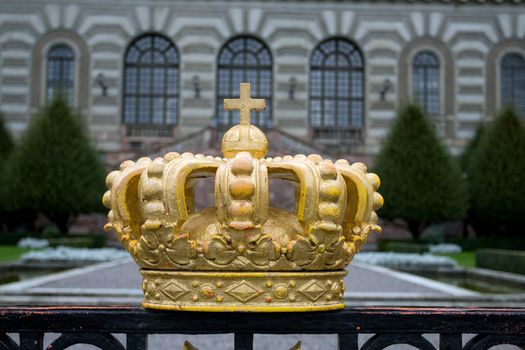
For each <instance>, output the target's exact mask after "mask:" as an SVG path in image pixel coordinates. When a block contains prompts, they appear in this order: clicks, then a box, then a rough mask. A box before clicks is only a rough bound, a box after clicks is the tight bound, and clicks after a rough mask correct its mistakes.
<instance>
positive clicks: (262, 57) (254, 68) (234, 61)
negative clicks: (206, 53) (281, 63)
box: [216, 35, 273, 128]
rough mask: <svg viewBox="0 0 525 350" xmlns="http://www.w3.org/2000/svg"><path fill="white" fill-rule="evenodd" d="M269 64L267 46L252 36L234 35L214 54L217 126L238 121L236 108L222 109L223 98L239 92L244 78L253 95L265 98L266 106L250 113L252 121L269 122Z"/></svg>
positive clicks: (270, 111)
mask: <svg viewBox="0 0 525 350" xmlns="http://www.w3.org/2000/svg"><path fill="white" fill-rule="evenodd" d="M272 67H273V59H272V54H271V52H270V49H269V48H268V46H267V45H266V44H265V43H264V42H263V41H262V40H260V39H258V38H256V37H254V36H249V35H243V36H237V37H234V38H232V39H230V40H228V41H227V42H226V43H225V44H224V45H223V47H222V48H221V50H220V51H219V55H218V58H217V89H216V91H217V98H216V101H217V102H216V124H217V125H218V126H219V127H225V128H227V127H229V126H233V125H236V124H238V123H239V114H238V112H232V111H225V110H224V99H231V98H235V97H237V96H239V93H240V91H239V86H240V83H243V82H247V83H250V84H251V89H252V94H253V96H254V97H255V98H258V99H265V100H266V109H265V110H264V111H259V112H256V113H253V115H252V124H254V125H257V126H259V127H263V128H266V127H270V126H271V120H272Z"/></svg>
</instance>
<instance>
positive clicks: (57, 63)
mask: <svg viewBox="0 0 525 350" xmlns="http://www.w3.org/2000/svg"><path fill="white" fill-rule="evenodd" d="M57 92H60V93H61V94H62V95H63V96H64V97H65V99H66V101H67V102H68V103H69V104H70V105H73V103H74V95H75V94H74V92H75V54H74V52H73V50H72V49H71V47H69V46H68V45H66V44H56V45H54V46H52V47H51V49H50V50H49V53H48V54H47V78H46V100H47V101H50V100H51V99H52V98H53V97H54V96H55V94H56V93H57Z"/></svg>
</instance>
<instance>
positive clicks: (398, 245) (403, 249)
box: [381, 241, 428, 253]
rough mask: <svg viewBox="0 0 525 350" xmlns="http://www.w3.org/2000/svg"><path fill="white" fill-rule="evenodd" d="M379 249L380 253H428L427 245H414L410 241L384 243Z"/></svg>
mask: <svg viewBox="0 0 525 350" xmlns="http://www.w3.org/2000/svg"><path fill="white" fill-rule="evenodd" d="M381 248H382V249H381V251H385V252H399V253H426V252H427V251H428V245H427V244H420V243H414V242H412V241H405V242H395V241H393V242H385V244H383V245H382V247H381Z"/></svg>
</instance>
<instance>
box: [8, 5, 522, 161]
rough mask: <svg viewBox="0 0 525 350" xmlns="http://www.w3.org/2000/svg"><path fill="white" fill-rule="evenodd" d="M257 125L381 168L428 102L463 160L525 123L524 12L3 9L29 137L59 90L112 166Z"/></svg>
mask: <svg viewBox="0 0 525 350" xmlns="http://www.w3.org/2000/svg"><path fill="white" fill-rule="evenodd" d="M243 81H247V82H250V83H251V84H252V93H253V95H254V96H255V97H260V98H266V99H267V100H268V103H267V105H268V108H267V110H266V111H265V112H259V113H256V114H254V116H253V118H252V119H253V122H254V123H256V124H258V125H261V126H262V127H268V128H275V129H279V130H282V131H284V132H286V133H288V134H291V135H294V136H296V137H299V138H302V139H304V140H311V141H313V142H314V143H316V144H319V145H326V146H327V147H332V146H338V145H339V146H340V145H350V146H349V147H351V151H352V152H354V153H356V154H365V155H366V154H374V153H375V152H377V150H378V148H379V146H380V144H381V141H382V140H383V139H384V136H385V135H386V133H387V132H388V130H389V127H390V125H391V123H392V121H393V119H394V116H395V113H396V109H397V108H398V106H400V105H401V104H402V103H404V102H406V101H410V100H411V101H415V102H417V103H419V104H420V105H421V106H422V107H423V108H424V109H425V110H426V112H427V114H428V115H429V118H431V119H432V120H433V121H434V123H435V126H436V129H437V131H438V132H439V134H440V135H442V137H443V138H444V140H445V142H446V143H447V144H448V145H449V146H450V148H451V150H452V151H453V152H455V153H458V152H460V151H461V149H462V148H463V147H464V146H465V144H466V143H467V142H468V140H469V139H471V138H472V136H473V134H474V132H475V130H476V128H477V126H478V125H479V124H480V123H482V122H484V121H487V120H490V119H491V118H492V117H493V116H494V114H495V113H496V112H497V110H498V109H499V108H500V107H501V106H504V105H506V104H513V105H514V106H515V107H516V109H517V110H518V112H519V113H520V114H522V115H525V2H523V0H510V1H507V0H462V1H445V0H434V1H432V0H429V1H421V2H419V1H417V0H414V1H403V0H399V1H337V2H331V1H307V2H300V1H268V2H263V1H206V2H203V1H167V0H162V1H161V0H149V1H148V0H105V1H103V0H68V1H64V0H48V1H37V0H16V1H15V0H3V1H2V2H0V110H2V111H3V113H4V115H5V119H6V121H7V125H8V127H9V128H10V129H11V130H12V131H13V133H14V134H15V135H20V134H21V133H23V131H24V130H25V128H26V127H27V125H28V122H29V121H30V119H31V118H32V117H33V116H34V115H35V113H36V112H37V110H38V109H39V108H40V107H41V106H42V105H43V104H45V102H46V100H48V99H50V98H51V97H52V96H53V95H54V93H56V91H58V90H60V91H62V92H63V94H64V96H65V97H66V98H67V100H68V102H69V103H70V104H71V105H72V106H74V107H75V108H77V109H78V110H79V112H80V113H81V114H82V116H83V117H84V118H86V120H87V125H88V126H89V132H90V134H91V137H92V139H93V141H94V143H95V144H96V146H97V147H98V149H100V150H101V151H103V152H118V151H120V150H123V149H129V148H130V147H140V146H142V145H144V144H148V143H152V142H154V143H170V142H174V141H176V140H177V139H180V138H182V137H184V136H185V135H189V134H191V133H195V132H198V131H199V130H201V129H203V128H205V127H207V126H210V125H212V126H217V127H218V128H219V129H221V128H223V127H228V126H229V125H231V124H232V123H236V121H237V118H238V114H234V113H231V112H228V113H226V112H224V111H223V110H222V99H223V98H228V97H236V96H237V94H238V85H239V83H240V82H243Z"/></svg>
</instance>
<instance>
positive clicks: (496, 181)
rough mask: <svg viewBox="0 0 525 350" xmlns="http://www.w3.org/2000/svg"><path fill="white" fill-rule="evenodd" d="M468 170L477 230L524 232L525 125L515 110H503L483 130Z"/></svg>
mask: <svg viewBox="0 0 525 350" xmlns="http://www.w3.org/2000/svg"><path fill="white" fill-rule="evenodd" d="M467 173H468V180H469V196H470V201H471V209H470V212H469V219H471V220H470V221H471V222H472V223H473V224H474V225H473V226H474V229H475V230H476V233H477V234H478V235H484V236H491V235H492V236H494V235H501V234H504V235H509V236H510V235H522V234H523V213H524V212H525V186H524V185H523V176H524V174H525V128H524V126H523V124H522V123H521V121H520V120H519V119H518V117H517V116H516V114H515V113H514V111H513V110H512V109H510V108H509V109H505V110H503V111H502V112H501V113H500V114H499V115H498V117H497V118H496V119H495V120H494V122H493V123H492V125H490V126H488V127H487V130H486V131H485V132H483V135H482V137H481V139H480V141H479V146H478V147H476V149H475V150H474V152H473V154H472V156H471V159H470V161H469V164H468V171H467ZM520 228H521V229H520Z"/></svg>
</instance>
